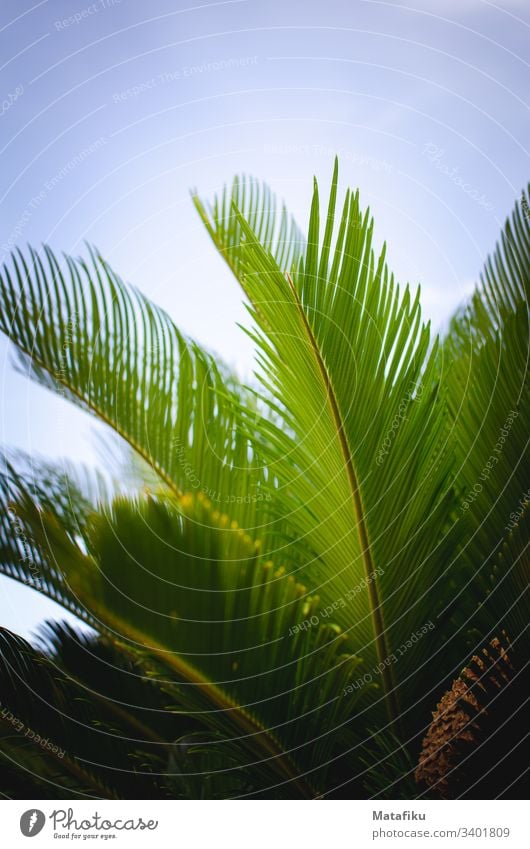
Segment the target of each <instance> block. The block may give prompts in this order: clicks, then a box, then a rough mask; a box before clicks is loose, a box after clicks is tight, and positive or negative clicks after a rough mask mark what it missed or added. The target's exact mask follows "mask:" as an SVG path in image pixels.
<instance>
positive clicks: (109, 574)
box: [16, 493, 358, 795]
mask: <svg viewBox="0 0 530 849" xmlns="http://www.w3.org/2000/svg"><path fill="white" fill-rule="evenodd" d="M30 501H31V499H30V496H29V495H28V493H25V494H24V498H20V499H19V502H18V504H17V505H16V511H17V515H19V516H21V517H22V519H23V521H24V523H25V524H24V527H25V528H26V530H27V532H28V533H30V534H31V537H32V539H33V541H34V546H35V547H36V548H43V549H46V548H48V549H49V550H50V551H51V552H53V557H54V561H55V562H56V563H57V564H59V565H58V566H57V567H56V569H57V571H58V572H59V574H60V580H61V593H62V595H63V604H64V605H65V606H69V607H70V609H72V606H73V605H72V601H71V600H74V601H75V605H76V606H77V608H78V609H79V610H81V611H83V616H84V618H85V620H86V621H87V622H88V623H89V624H91V625H93V626H94V627H95V628H97V629H98V630H100V631H104V632H105V633H108V634H109V636H110V637H111V638H112V639H114V640H116V639H121V640H123V641H125V642H126V643H127V645H128V646H129V648H130V650H131V651H133V652H142V653H143V654H145V657H146V662H147V664H148V665H149V663H150V661H154V662H155V665H158V666H160V667H161V668H162V669H165V673H166V676H167V680H168V686H171V689H172V692H173V693H174V697H175V701H176V703H178V704H179V705H180V706H181V709H182V710H186V711H187V712H189V713H190V714H191V715H192V716H193V717H194V718H195V719H197V720H200V721H202V722H203V723H205V724H206V725H207V726H209V727H211V728H213V729H214V730H216V731H217V732H219V733H220V734H221V735H222V736H223V737H224V738H225V739H226V738H228V741H229V740H230V738H232V739H233V740H234V741H237V742H238V745H239V748H240V750H241V753H242V754H241V757H242V759H243V760H242V762H240V767H242V768H243V769H245V770H246V771H247V772H249V771H250V774H251V775H253V776H254V779H253V780H254V786H255V787H256V789H255V792H267V791H268V789H269V788H270V787H272V786H274V782H276V784H278V785H279V786H281V785H282V784H284V783H285V782H292V783H293V790H292V792H296V788H297V787H298V791H297V792H302V793H303V794H306V795H307V794H308V793H309V794H310V793H314V792H316V789H318V787H320V786H321V784H322V782H323V781H324V776H325V772H326V765H327V763H328V761H329V760H330V758H331V757H332V755H333V753H334V751H335V749H336V737H335V730H336V729H337V728H340V726H341V725H342V724H343V723H344V722H345V721H346V720H347V718H348V716H349V715H350V714H351V712H352V709H353V706H354V704H355V701H356V700H345V699H344V698H342V692H343V689H344V687H345V686H346V684H347V682H348V681H349V680H351V677H352V675H353V672H354V671H355V669H356V667H357V663H358V661H357V660H356V659H355V658H354V657H352V656H351V654H349V653H348V650H347V645H345V637H344V636H343V635H340V634H339V633H338V631H337V629H336V628H333V627H331V626H326V625H322V626H321V627H320V628H313V629H299V628H298V625H299V623H301V622H302V621H303V620H305V619H306V618H308V617H309V619H310V618H311V617H312V616H313V615H314V612H315V610H316V607H317V605H318V599H315V598H310V597H309V595H308V593H307V590H306V589H305V588H304V587H303V586H301V585H300V584H297V583H296V582H295V581H294V580H293V578H291V577H288V576H286V575H285V574H283V570H282V569H279V570H278V569H274V568H273V566H272V564H271V563H269V562H267V563H262V562H261V561H260V553H259V545H257V544H256V543H254V542H253V541H252V540H251V539H250V537H249V536H248V535H247V534H245V533H244V532H243V531H242V530H241V529H239V528H237V525H236V523H235V522H234V521H233V520H230V519H229V517H228V516H227V515H226V514H220V513H219V511H217V510H216V509H214V508H213V507H212V505H211V504H210V503H208V502H207V501H206V500H205V499H204V498H203V497H200V496H199V497H198V499H194V498H192V497H191V496H187V497H185V498H181V499H177V500H175V499H174V498H171V497H169V496H168V495H165V496H163V495H160V496H158V497H154V496H150V497H148V498H147V499H146V498H141V499H139V500H138V501H137V502H131V501H128V500H127V499H125V498H119V499H117V500H115V501H114V503H113V505H112V506H109V507H108V508H106V509H105V511H104V512H101V513H96V512H94V513H92V514H91V515H90V516H88V518H87V521H86V526H85V534H84V535H83V538H82V539H79V537H78V536H72V535H71V534H69V533H68V532H67V530H66V529H65V528H64V527H63V526H62V525H61V524H60V523H59V522H58V521H57V517H56V516H55V515H53V512H52V511H51V510H42V509H41V510H37V509H35V506H34V505H33V508H31V505H30V506H28V503H29V502H30ZM294 632H296V633H294ZM177 685H178V686H177ZM323 729H324V730H323ZM245 753H246V754H245ZM245 757H246V761H245ZM252 767H255V768H254V770H253V769H252ZM255 773H257V774H258V775H259V778H260V780H259V781H258V780H256V777H255ZM306 773H309V776H308V778H307V779H306V778H305V777H304V776H305V774H306ZM263 775H265V776H267V779H266V781H265V779H264V778H263ZM267 781H268V783H267ZM260 782H261V783H260ZM311 788H315V789H311Z"/></svg>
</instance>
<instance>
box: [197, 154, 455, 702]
mask: <svg viewBox="0 0 530 849" xmlns="http://www.w3.org/2000/svg"><path fill="white" fill-rule="evenodd" d="M336 197H337V166H336V167H335V173H334V178H333V185H332V189H331V194H330V200H329V204H328V208H327V213H326V216H325V227H324V233H323V235H321V233H320V223H319V221H320V203H319V195H318V188H317V186H316V184H315V191H314V197H313V205H312V210H311V219H310V224H309V232H308V237H307V249H306V251H305V253H304V256H303V258H301V259H300V260H299V263H298V267H297V268H296V270H293V274H292V276H291V275H289V274H287V275H286V273H285V272H286V271H287V270H288V269H286V268H285V267H282V266H281V265H280V264H279V262H278V260H277V258H275V256H274V255H273V254H272V253H271V251H270V250H269V249H268V246H267V244H261V243H260V240H259V238H258V237H257V234H256V233H255V232H254V231H253V229H252V226H251V223H250V222H249V221H247V220H246V218H245V216H244V215H243V214H241V212H240V210H239V209H238V208H237V204H238V203H239V204H240V205H241V191H240V189H239V188H238V192H237V193H235V194H234V198H233V204H232V206H229V205H228V204H227V203H226V201H224V202H220V201H219V202H217V203H216V204H214V207H213V208H214V209H215V210H216V211H217V213H218V214H217V215H211V214H209V212H208V209H207V208H206V207H205V206H204V205H203V204H202V203H201V202H200V201H199V200H198V199H196V205H197V207H198V209H199V212H200V214H201V216H202V218H203V220H204V221H205V224H206V226H207V227H208V230H209V232H210V235H211V236H212V238H213V240H214V242H215V244H216V245H217V246H218V248H219V249H220V251H221V252H222V254H223V256H224V257H225V258H226V259H227V261H228V263H229V264H230V266H231V267H232V268H233V270H234V272H235V273H236V274H237V276H238V278H239V280H240V282H241V283H242V286H243V289H244V291H245V293H246V295H247V297H248V299H249V301H250V308H249V309H250V313H251V315H252V318H253V320H254V323H255V326H256V330H255V331H253V336H254V338H255V340H256V342H257V345H258V351H259V353H258V356H259V361H260V365H261V380H262V384H263V387H264V393H265V396H266V397H269V398H272V404H273V405H274V409H275V411H276V412H277V413H278V414H280V415H281V416H282V422H281V426H277V425H273V424H271V423H270V422H262V423H261V429H262V430H263V431H264V434H265V439H264V440H263V442H264V447H263V449H262V450H263V451H264V453H265V456H266V457H267V462H268V464H269V465H270V467H271V469H273V470H274V474H276V475H277V477H278V480H279V494H278V495H277V499H278V505H277V506H278V507H279V512H280V511H281V513H282V514H283V515H287V516H288V520H289V522H290V523H291V525H292V526H293V528H294V530H295V532H296V534H297V536H298V538H300V539H302V540H304V541H306V542H308V543H309V544H310V547H311V549H312V551H313V553H314V557H313V560H312V562H307V563H306V564H305V565H304V567H303V571H302V574H303V575H304V580H306V581H308V582H309V586H310V587H311V589H312V591H315V592H316V591H318V592H319V594H320V595H321V596H322V598H323V600H324V602H325V603H326V604H327V605H332V606H334V616H335V618H336V620H337V621H338V622H339V623H340V624H341V626H342V627H343V628H344V629H345V630H346V631H347V632H348V633H349V634H350V636H351V637H352V640H353V644H354V645H355V646H356V649H357V651H358V652H359V654H360V656H361V657H362V658H363V659H364V660H365V661H366V665H367V667H366V668H368V670H370V669H371V668H373V667H374V665H375V664H377V663H378V662H379V664H382V665H383V666H382V670H381V674H380V679H379V680H380V681H381V682H382V684H383V687H384V691H385V693H386V699H387V705H388V708H389V711H390V715H391V716H392V717H394V718H395V717H396V716H397V714H398V713H399V711H400V705H399V701H400V698H399V697H401V700H402V703H403V704H407V703H408V704H410V703H411V700H414V699H415V698H416V695H417V694H416V693H415V688H414V682H413V681H408V683H407V686H406V692H405V689H404V688H403V687H401V688H400V689H399V691H398V687H397V685H398V684H399V681H400V680H401V681H402V682H403V681H406V680H407V679H408V678H409V676H410V674H411V672H412V671H413V670H414V669H415V668H416V667H417V666H418V664H419V663H421V657H422V655H423V654H424V651H425V648H426V646H427V644H429V640H428V639H427V640H425V641H424V644H423V646H421V643H420V645H419V646H418V648H417V649H416V650H413V651H411V652H409V653H408V654H404V656H403V659H402V661H401V662H400V663H399V664H394V663H393V662H392V661H391V660H389V659H390V658H391V656H392V655H393V653H394V649H395V648H397V647H398V646H400V645H401V643H402V642H403V641H404V640H405V639H406V638H408V637H410V635H411V633H412V632H413V631H414V630H415V629H416V628H418V627H419V626H421V625H423V624H424V622H425V621H426V620H429V619H431V618H432V616H433V614H434V611H435V604H434V602H433V601H432V600H431V598H428V596H427V594H428V592H429V591H430V589H431V588H432V587H433V586H434V585H436V581H437V579H438V578H439V573H438V572H437V570H439V569H440V562H439V559H437V557H436V556H435V552H436V546H437V544H438V542H439V541H440V538H441V534H442V530H443V527H444V523H445V522H446V520H447V513H448V504H449V503H450V499H451V495H450V493H448V491H447V489H448V488H447V482H448V478H449V470H450V462H449V460H450V458H449V452H445V453H444V450H443V446H444V440H445V438H446V422H445V406H444V404H443V403H442V401H441V399H440V398H439V387H438V382H437V378H436V374H437V366H436V363H437V343H436V341H435V342H434V343H431V341H430V333H429V328H428V326H425V325H422V323H421V317H420V307H419V299H418V298H419V293H418V294H417V295H416V296H412V295H411V293H410V290H409V289H408V287H407V288H405V289H404V291H403V292H401V290H400V288H399V287H398V286H397V285H396V283H395V281H394V278H393V276H392V275H391V274H390V273H389V272H388V270H387V267H386V265H385V251H384V248H383V251H382V253H381V255H380V256H379V258H378V259H377V260H376V259H375V256H374V250H373V247H372V233H373V222H372V220H371V218H370V216H369V213H368V212H367V213H365V214H363V213H361V211H360V206H359V197H358V194H352V193H349V192H348V193H347V194H346V198H345V201H344V204H343V209H342V214H341V215H340V216H339V218H338V220H339V224H338V229H337V228H335V227H334V221H335V206H336ZM247 205H248V204H247ZM243 208H245V204H243ZM220 209H222V210H223V211H224V215H219V210H220ZM271 229H272V224H271V225H270V227H269V231H270V230H271ZM335 229H337V232H336V235H335V236H334V230H335ZM280 497H281V500H280ZM363 582H364V587H365V589H363V591H358V589H359V587H361V586H362V585H363ZM423 686H424V682H423Z"/></svg>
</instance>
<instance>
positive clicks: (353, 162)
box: [0, 0, 530, 634]
mask: <svg viewBox="0 0 530 849" xmlns="http://www.w3.org/2000/svg"><path fill="white" fill-rule="evenodd" d="M529 45H530V7H529V4H528V0H500V1H499V2H497V3H492V2H487V0H410V2H409V3H400V2H385V1H384V0H325V1H324V0H267V2H265V0H229V2H216V3H194V2H191V0H178V2H170V0H152V2H149V3H145V2H141V0H120V1H119V0H94V2H92V3H89V2H86V1H85V0H69V2H67V0H42V2H37V3H32V2H29V0H1V3H0V72H1V100H2V104H1V107H0V254H1V261H4V260H5V259H6V249H7V248H9V247H10V246H11V245H13V244H19V245H24V244H25V243H27V242H30V243H34V244H40V243H41V242H43V241H45V242H49V243H50V244H51V246H52V247H53V248H55V249H57V250H64V251H67V252H70V253H74V254H77V253H79V252H82V251H83V250H84V248H83V243H84V242H85V241H89V242H91V243H94V244H96V245H97V246H98V247H99V249H100V251H101V252H102V254H103V255H104V256H105V257H106V258H107V259H108V260H109V261H110V262H111V264H112V265H113V266H114V267H115V269H116V270H117V271H118V272H119V273H120V274H121V276H122V277H124V278H125V279H127V280H128V281H130V282H132V283H134V284H136V285H137V286H139V287H140V288H141V289H142V290H143V291H144V292H145V293H146V294H147V295H149V296H150V297H151V298H153V299H154V300H156V301H157V302H159V303H160V304H161V305H163V306H164V307H165V308H166V309H168V310H169V312H170V313H171V314H172V316H173V317H174V319H175V321H176V323H177V324H178V325H179V326H180V328H181V329H182V330H184V331H185V332H187V333H189V334H191V335H192V336H194V337H196V338H197V339H198V340H199V341H200V342H201V343H202V344H204V345H206V346H208V347H209V348H211V349H213V350H215V351H217V352H219V354H220V355H221V356H222V357H223V358H224V359H225V360H227V361H228V362H229V363H231V364H232V365H234V366H235V367H236V368H237V369H238V370H239V372H240V373H241V374H242V375H245V374H249V373H250V370H251V365H252V350H251V345H250V343H249V341H248V340H247V339H246V337H245V336H244V335H243V334H242V333H241V332H240V331H239V330H238V329H237V327H236V321H240V320H242V319H243V318H244V310H243V307H242V305H241V294H240V290H239V289H238V286H237V284H236V283H235V281H234V280H233V279H232V278H231V277H230V274H229V272H228V270H227V269H226V267H225V266H224V263H223V262H222V261H221V260H220V258H219V257H218V256H217V255H216V254H215V252H214V249H213V247H212V246H211V244H210V242H209V240H208V237H207V236H206V234H205V232H204V231H203V229H202V225H201V224H200V222H199V220H198V218H197V216H196V214H195V212H194V210H193V207H192V205H191V202H190V197H189V189H190V188H191V187H198V188H199V190H200V191H201V192H202V193H204V194H206V195H211V194H212V193H213V192H214V191H215V190H217V189H219V188H220V187H221V186H222V184H223V183H224V182H226V181H229V180H231V178H232V176H233V175H234V174H235V173H241V172H245V173H252V174H254V175H256V176H257V177H259V178H261V179H264V180H266V181H267V182H268V183H269V184H270V185H271V186H272V187H273V189H274V190H275V191H276V192H277V193H278V194H279V195H280V196H282V197H283V198H285V200H286V202H287V204H288V206H289V207H290V209H291V211H292V212H294V214H295V215H296V216H297V218H298V221H299V223H300V224H301V225H302V226H304V227H305V224H306V221H307V215H308V210H309V202H310V195H311V189H312V175H313V174H316V175H317V177H318V178H319V180H320V181H321V184H322V185H323V186H326V184H327V182H328V181H329V178H330V176H331V170H332V165H333V157H334V154H335V153H338V154H339V156H340V160H341V184H342V186H343V187H344V186H345V185H348V184H349V185H351V186H355V187H357V186H358V187H359V188H360V190H361V200H362V203H363V205H370V207H371V208H372V211H373V212H374V215H375V220H376V234H377V239H378V240H379V241H382V240H383V239H385V240H386V241H387V243H388V257H389V263H390V266H391V267H392V269H393V270H394V271H395V273H396V274H397V277H398V279H400V280H402V281H404V282H406V281H409V282H411V283H421V285H422V291H423V304H424V309H425V312H426V313H427V315H428V316H429V317H431V318H432V319H433V322H434V324H435V325H436V326H439V327H442V326H443V323H444V322H445V321H446V320H447V318H448V316H449V315H450V313H451V312H452V310H453V309H454V308H455V307H456V306H457V305H458V304H459V303H461V302H462V300H463V299H464V298H465V297H466V295H467V294H468V293H469V292H470V291H471V289H472V286H473V283H474V281H475V280H476V279H477V277H478V273H479V271H480V268H481V266H482V264H483V262H484V259H485V257H486V256H487V254H488V252H489V251H491V249H492V248H493V246H494V243H495V240H496V238H497V236H498V233H499V230H500V227H501V225H502V222H503V221H504V218H505V216H506V215H507V214H508V212H509V211H510V209H511V207H512V205H513V202H514V199H515V198H516V197H517V196H518V195H519V193H520V191H521V188H522V187H523V185H525V184H526V182H527V181H528V179H529V177H530V167H529V163H528V142H529V120H528V105H527V95H528V91H529V90H530V85H529V83H530V75H529V62H528V60H529V58H530V51H529V49H528V48H529ZM10 362H11V356H10V351H9V346H8V343H7V342H6V341H5V340H4V339H2V340H0V381H1V398H2V416H1V419H0V426H1V435H0V440H1V441H2V444H3V445H12V446H17V447H20V448H23V449H25V450H26V451H30V452H31V453H35V454H43V455H48V456H52V457H56V458H58V457H63V456H67V457H70V458H74V459H83V460H85V461H88V462H94V461H95V451H94V436H93V431H94V427H93V425H92V424H91V422H90V420H89V419H88V418H87V417H85V416H84V415H83V414H81V413H79V412H77V411H75V410H73V409H71V408H70V407H69V406H68V405H67V404H66V402H64V401H62V400H61V399H59V398H55V397H52V396H50V395H48V394H47V393H46V392H45V391H44V390H42V389H40V388H38V387H36V386H34V385H32V384H30V383H29V382H28V381H26V380H24V378H23V377H21V376H19V375H17V374H15V373H14V372H13V369H12V367H11V365H10ZM57 614H59V615H62V613H61V612H60V611H59V610H58V609H57V608H55V606H54V605H53V604H51V603H49V602H46V601H43V600H42V599H41V598H40V597H39V596H38V595H37V594H36V593H35V592H34V591H33V590H29V589H27V588H24V587H19V586H17V585H16V584H15V583H14V582H13V581H10V580H9V579H7V578H2V579H0V623H1V624H2V625H5V626H7V627H10V628H12V629H13V630H16V631H18V632H19V633H22V634H30V633H33V632H34V630H35V626H36V625H37V623H39V622H40V621H42V620H43V619H44V618H45V617H49V616H55V615H57Z"/></svg>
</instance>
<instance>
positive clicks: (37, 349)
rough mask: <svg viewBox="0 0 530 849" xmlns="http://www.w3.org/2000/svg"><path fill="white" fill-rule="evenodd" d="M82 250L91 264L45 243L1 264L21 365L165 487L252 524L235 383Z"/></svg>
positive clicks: (259, 497) (0, 313)
mask: <svg viewBox="0 0 530 849" xmlns="http://www.w3.org/2000/svg"><path fill="white" fill-rule="evenodd" d="M90 253H91V257H90V262H89V263H87V262H85V261H84V260H82V259H79V260H74V259H72V258H71V257H69V256H65V257H64V262H63V263H60V262H59V261H58V260H57V258H56V257H55V255H54V254H53V252H52V251H51V250H50V249H49V248H47V247H45V248H43V251H42V255H41V254H40V253H37V252H36V251H34V250H32V249H30V251H29V256H28V258H27V259H26V258H25V257H24V255H23V254H21V253H18V254H17V253H13V254H12V263H11V267H8V265H7V264H4V266H3V270H2V272H1V273H0V330H2V331H3V332H4V333H5V334H6V335H7V336H8V337H9V338H10V339H11V341H12V342H13V343H14V344H15V345H16V346H17V353H18V360H19V368H20V369H21V370H22V371H23V372H25V373H26V374H29V375H30V376H31V377H33V378H34V379H36V380H37V381H39V382H40V383H42V384H44V385H45V386H47V387H48V388H50V389H52V390H53V391H55V392H57V393H58V394H59V395H61V396H63V397H65V398H67V399H68V400H70V401H73V402H74V403H75V404H77V405H79V406H81V407H82V408H83V409H86V410H89V411H90V412H92V413H93V414H95V415H96V416H98V418H100V419H101V420H102V421H103V422H105V423H107V424H108V425H110V426H111V427H112V428H113V429H114V430H115V431H116V432H117V433H119V434H120V436H122V437H123V438H124V439H125V440H126V441H127V442H128V443H129V444H130V445H131V446H132V447H133V448H134V449H135V450H136V451H137V452H138V453H139V455H140V456H141V457H142V458H143V459H144V460H145V461H146V462H147V463H148V464H149V465H150V466H151V467H153V468H154V469H155V470H156V472H157V473H158V475H159V476H160V478H161V480H162V481H163V482H164V483H165V484H166V485H167V486H168V487H169V488H170V489H171V490H172V491H174V492H176V493H179V492H184V491H188V490H191V491H193V490H196V491H202V492H205V493H206V494H207V495H208V496H209V497H210V498H211V499H215V500H217V501H219V502H224V503H225V504H226V503H230V504H231V507H232V515H233V516H234V517H235V518H237V519H238V520H240V521H241V522H242V524H243V525H244V526H245V527H253V526H254V524H255V522H254V515H255V511H256V505H257V503H258V502H262V501H264V500H265V498H266V497H267V493H266V492H265V491H264V488H263V480H262V475H261V472H260V464H259V461H258V458H257V457H256V456H255V455H253V454H252V451H251V448H250V446H249V440H248V437H247V436H246V435H244V434H243V433H242V432H241V430H240V429H239V428H237V426H236V423H235V416H234V410H233V407H234V400H235V399H237V401H238V402H239V403H240V402H241V399H240V398H239V395H238V393H241V392H242V390H240V388H239V387H238V384H237V381H236V380H235V379H234V378H233V377H232V376H231V375H230V374H229V373H228V372H227V371H226V370H225V369H223V367H222V366H219V365H218V364H217V363H216V361H215V360H214V358H213V357H211V356H210V355H209V354H207V353H205V352H204V351H203V350H201V349H200V347H199V346H198V345H196V344H195V343H193V342H192V341H191V340H188V339H186V338H185V337H184V336H183V335H182V334H181V333H180V332H179V331H178V330H177V328H176V327H175V325H174V323H173V322H172V321H171V319H170V318H169V316H168V315H167V314H166V313H165V312H164V311H163V310H161V309H160V308H158V307H156V306H154V305H153V304H152V303H151V302H150V301H149V300H148V299H146V298H145V297H144V296H143V295H141V294H140V293H139V292H138V291H136V290H134V289H132V288H130V287H127V286H125V285H124V284H123V283H122V281H121V280H120V279H119V278H118V276H117V275H116V274H115V273H114V272H113V271H112V269H111V268H110V267H109V265H108V264H107V263H106V262H104V261H103V260H102V259H101V257H99V256H98V255H97V254H96V253H95V251H93V250H91V252H90ZM233 493H237V494H238V495H239V494H244V495H245V496H247V497H246V498H243V497H241V498H240V499H239V500H237V501H234V502H232V501H231V495H232V494H233ZM269 497H270V496H269Z"/></svg>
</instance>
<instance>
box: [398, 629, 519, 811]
mask: <svg viewBox="0 0 530 849" xmlns="http://www.w3.org/2000/svg"><path fill="white" fill-rule="evenodd" d="M503 643H504V644H505V645H508V640H507V637H506V635H505V634H504V635H503ZM503 643H501V640H499V639H498V638H495V639H493V640H492V641H491V642H490V643H489V644H488V645H487V646H485V647H484V648H483V649H482V650H481V652H480V653H479V654H478V655H474V656H473V657H472V658H471V660H470V662H469V664H468V666H466V667H465V668H464V669H463V670H462V672H461V674H460V675H459V677H458V678H456V679H455V680H454V681H453V685H452V687H451V689H450V690H448V691H447V692H446V693H445V694H444V695H443V697H442V699H441V700H440V702H439V703H438V705H437V708H436V710H435V711H434V713H433V715H432V717H433V719H432V722H431V724H430V726H429V729H428V731H427V734H426V736H425V738H424V740H423V744H422V750H421V753H420V757H419V763H418V766H417V768H416V771H415V778H416V782H417V783H418V784H419V785H421V786H423V788H425V789H427V790H428V791H429V793H430V795H432V796H437V797H439V798H459V797H461V796H477V797H478V798H480V797H481V794H482V798H490V797H489V796H486V795H484V794H485V793H486V792H492V791H491V790H487V789H486V788H487V786H488V785H487V782H486V777H487V776H488V775H490V774H491V771H492V770H494V768H495V765H496V763H500V762H502V761H503V758H502V757H501V755H500V754H499V752H502V749H503V748H504V754H506V752H507V751H510V745H509V740H508V739H505V734H504V731H503V729H506V734H508V736H510V735H511V736H513V733H514V727H513V726H514V723H513V719H514V717H515V716H516V714H517V712H518V707H519V706H520V704H518V701H517V700H518V698H520V696H521V694H520V692H519V691H518V688H517V687H515V686H514V685H513V683H512V681H513V677H514V674H515V669H514V666H513V665H512V662H511V659H510V657H509V656H508V652H507V650H506V648H505V647H504V645H503ZM516 726H517V723H516ZM498 729H500V732H499V733H496V732H497V730H498ZM515 736H516V738H517V739H516V740H515V748H516V749H517V748H518V745H519V737H518V731H517V730H515ZM501 740H504V743H505V746H504V747H503V746H502V745H499V744H500V741H501ZM506 746H507V748H506ZM511 768H512V769H513V763H512V766H511ZM514 777H515V779H517V773H515V776H514ZM485 782H486V783H485ZM508 783H509V781H508V777H507V778H506V783H505V786H507V785H508ZM499 788H500V790H502V780H501V781H500V784H499Z"/></svg>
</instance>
